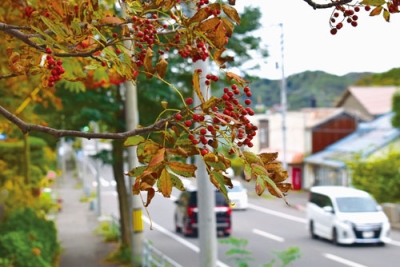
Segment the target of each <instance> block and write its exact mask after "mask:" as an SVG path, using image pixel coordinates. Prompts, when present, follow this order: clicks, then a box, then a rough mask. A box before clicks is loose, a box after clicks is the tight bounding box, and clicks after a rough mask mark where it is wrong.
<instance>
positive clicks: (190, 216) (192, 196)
mask: <svg viewBox="0 0 400 267" xmlns="http://www.w3.org/2000/svg"><path fill="white" fill-rule="evenodd" d="M214 192H215V207H214V211H215V215H216V226H217V233H221V232H222V234H223V235H224V236H229V235H230V234H231V227H232V223H231V213H232V209H231V207H230V206H229V203H228V202H227V201H226V199H225V197H224V195H222V193H221V192H220V191H217V190H215V191H214ZM175 204H176V209H175V215H174V220H175V231H176V232H177V233H180V232H182V233H183V234H184V235H185V236H197V235H198V226H199V224H198V216H197V214H198V208H197V189H196V188H191V189H188V188H187V189H186V191H183V192H182V193H181V195H180V196H179V198H178V199H177V200H176V201H175Z"/></svg>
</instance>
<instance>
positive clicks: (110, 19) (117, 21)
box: [99, 17, 125, 24]
mask: <svg viewBox="0 0 400 267" xmlns="http://www.w3.org/2000/svg"><path fill="white" fill-rule="evenodd" d="M99 22H100V23H101V24H122V23H124V22H125V20H124V19H121V18H118V17H103V18H102V19H100V21H99Z"/></svg>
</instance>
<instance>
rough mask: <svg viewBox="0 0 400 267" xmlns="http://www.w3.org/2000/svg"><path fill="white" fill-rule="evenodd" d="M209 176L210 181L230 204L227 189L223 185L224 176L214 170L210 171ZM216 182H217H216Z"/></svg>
mask: <svg viewBox="0 0 400 267" xmlns="http://www.w3.org/2000/svg"><path fill="white" fill-rule="evenodd" d="M210 176H212V177H211V178H213V179H211V182H212V183H213V184H214V185H215V186H216V187H217V188H218V190H219V191H221V193H222V194H223V195H224V197H225V199H226V200H227V201H228V203H229V204H231V200H230V199H229V197H228V189H227V188H226V186H225V178H224V176H223V175H222V174H221V173H219V172H216V171H212V172H211V174H210ZM216 182H217V183H216Z"/></svg>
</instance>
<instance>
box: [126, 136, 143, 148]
mask: <svg viewBox="0 0 400 267" xmlns="http://www.w3.org/2000/svg"><path fill="white" fill-rule="evenodd" d="M144 141H146V139H145V138H144V137H143V136H140V135H136V136H130V137H128V138H127V139H126V140H125V141H124V146H125V147H128V146H137V145H139V144H140V143H143V142H144Z"/></svg>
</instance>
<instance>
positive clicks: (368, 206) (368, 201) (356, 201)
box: [336, 197, 378, 212]
mask: <svg viewBox="0 0 400 267" xmlns="http://www.w3.org/2000/svg"><path fill="white" fill-rule="evenodd" d="M336 202H337V205H338V209H339V211H340V212H377V211H378V208H377V204H376V202H375V201H374V200H373V199H372V198H370V197H340V198H337V199H336Z"/></svg>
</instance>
